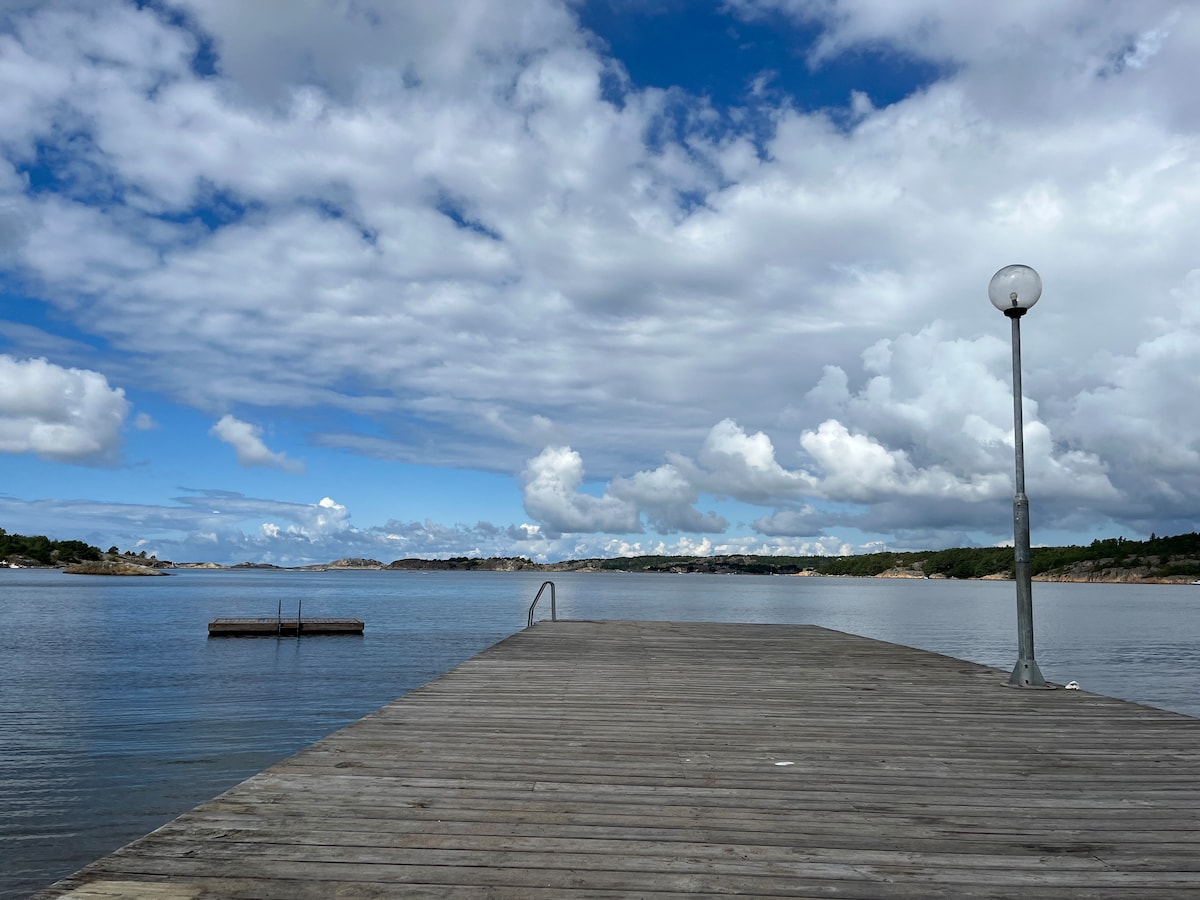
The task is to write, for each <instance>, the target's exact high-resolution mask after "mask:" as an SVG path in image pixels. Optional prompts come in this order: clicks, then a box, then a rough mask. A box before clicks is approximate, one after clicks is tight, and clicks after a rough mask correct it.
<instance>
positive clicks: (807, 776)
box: [37, 621, 1200, 900]
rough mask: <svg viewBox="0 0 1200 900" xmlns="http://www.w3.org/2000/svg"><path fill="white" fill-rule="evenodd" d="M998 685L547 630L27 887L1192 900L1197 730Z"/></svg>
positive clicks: (846, 646) (701, 636)
mask: <svg viewBox="0 0 1200 900" xmlns="http://www.w3.org/2000/svg"><path fill="white" fill-rule="evenodd" d="M1007 674H1008V673H1007V672H1001V671H998V670H996V669H991V668H988V667H985V666H980V665H975V664H972V663H967V662H963V661H961V660H956V659H951V658H949V657H944V656H938V655H936V654H932V653H927V652H923V651H919V650H912V649H908V648H905V647H899V646H896V645H892V644H886V643H882V642H878V641H873V640H869V639H866V638H860V637H854V636H851V635H846V634H841V633H838V632H832V631H828V630H824V629H820V628H815V627H807V626H777V625H720V624H696V623H687V624H681V623H661V622H660V623H650V622H579V621H560V622H556V623H550V622H543V623H540V624H538V625H537V626H535V627H533V628H531V629H529V630H527V631H523V632H520V633H518V634H516V635H514V636H513V637H512V638H509V639H508V640H506V641H503V642H501V643H499V644H497V645H496V646H494V647H492V648H491V649H489V650H487V651H485V652H484V653H482V654H480V655H479V656H477V657H475V658H474V659H471V660H470V661H468V662H466V663H465V664H463V665H462V666H460V667H459V668H457V669H455V670H454V671H452V672H450V673H449V674H447V675H445V676H442V677H441V678H438V679H436V680H434V681H432V682H430V683H429V684H427V685H425V686H424V687H421V688H419V689H418V690H416V691H414V692H412V693H410V694H408V695H407V696H405V697H403V698H401V699H400V700H397V701H395V702H394V703H391V704H390V705H388V706H385V707H384V708H383V709H381V710H379V711H377V712H375V713H373V714H371V715H369V716H367V717H366V718H364V719H361V720H359V721H358V722H356V723H354V724H352V725H350V726H349V727H347V728H345V729H343V730H342V731H339V732H337V733H335V734H333V735H332V736H330V737H328V738H326V739H325V740H322V741H319V742H318V743H316V744H314V745H313V746H312V747H310V748H308V749H306V750H304V751H302V752H300V753H298V754H297V755H295V756H293V757H291V758H290V759H287V760H285V761H283V762H281V763H279V764H278V765H276V766H274V767H272V768H270V769H268V770H266V771H265V772H262V773H260V774H259V775H256V776H254V777H253V778H250V779H249V780H247V781H245V782H243V783H242V784H241V785H238V786H237V787H235V788H233V789H232V790H230V791H228V792H227V793H225V794H223V795H221V796H220V797H217V798H216V799H215V800H212V801H210V802H208V803H205V804H203V805H202V806H199V807H197V808H196V809H194V810H192V811H191V812H189V813H186V814H185V815H183V816H181V817H180V818H178V819H176V820H175V821H174V822H171V823H169V824H168V825H166V826H164V827H163V828H161V829H159V830H158V831H155V832H153V833H152V834H150V835H148V836H147V837H145V838H142V839H141V840H139V841H136V842H134V843H133V844H130V845H129V846H127V847H125V848H123V849H122V850H119V851H118V852H116V853H114V854H113V855H111V856H108V857H105V858H104V859H101V860H99V861H97V862H96V863H93V864H92V865H90V866H88V867H87V868H85V869H83V870H82V871H80V872H78V873H76V874H75V875H73V876H71V877H70V878H67V879H66V880H64V881H62V882H60V883H58V884H57V885H55V886H53V887H52V888H50V889H48V890H46V891H44V892H43V893H41V894H39V895H37V896H38V897H39V898H41V900H46V898H62V897H68V898H72V900H84V898H87V900H99V898H115V897H152V898H173V900H176V898H201V897H226V898H249V897H255V898H281V900H282V898H287V900H304V898H322V900H323V898H328V897H334V896H336V897H350V898H368V897H372V898H375V897H393V896H396V897H400V896H402V897H406V898H409V897H417V898H420V897H509V898H522V900H537V898H583V897H588V898H595V897H612V898H618V897H621V898H627V897H664V898H666V897H682V896H702V895H709V894H724V895H730V894H737V895H742V896H753V897H855V898H881V900H882V898H930V897H953V898H963V897H1017V896H1019V897H1022V898H1076V897H1084V896H1087V897H1120V898H1130V900H1132V898H1138V900H1151V898H1165V897H1183V896H1200V719H1195V718H1191V717H1188V716H1184V715H1179V714H1175V713H1170V712H1164V711H1160V710H1155V709H1151V708H1148V707H1142V706H1137V705H1135V704H1132V703H1126V702H1123V701H1119V700H1113V699H1110V698H1106V697H1101V696H1097V695H1094V694H1089V693H1087V692H1085V691H1066V690H1057V691H1048V690H1030V689H1024V690H1022V689H1013V688H1008V687H1005V686H1004V681H1005V680H1006V678H1007Z"/></svg>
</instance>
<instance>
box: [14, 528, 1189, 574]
mask: <svg viewBox="0 0 1200 900" xmlns="http://www.w3.org/2000/svg"><path fill="white" fill-rule="evenodd" d="M106 559H133V560H134V561H145V562H149V563H151V564H153V565H155V566H157V567H170V566H171V565H172V563H169V562H165V561H160V560H146V554H145V553H144V552H143V553H142V554H140V555H135V554H131V553H121V551H119V550H118V549H117V548H116V547H115V546H114V547H110V548H109V549H108V551H106V552H102V551H101V550H100V549H99V548H98V547H93V546H91V545H90V544H87V543H85V542H83V541H76V540H67V541H55V540H50V539H49V538H48V537H46V536H45V535H33V536H25V535H20V534H9V533H8V532H7V531H5V530H4V529H3V528H0V563H4V564H8V565H13V564H15V565H40V566H66V565H70V564H73V563H81V562H89V561H99V560H106ZM339 563H342V565H339ZM351 563H354V564H355V565H350V564H351ZM1031 564H1032V569H1033V574H1034V576H1035V577H1037V576H1041V577H1045V578H1062V579H1064V580H1085V581H1086V580H1094V581H1121V580H1125V581H1139V580H1145V581H1155V580H1191V579H1195V578H1200V534H1198V533H1196V532H1191V533H1189V534H1180V535H1175V536H1172V537H1158V536H1157V535H1153V534H1152V535H1151V536H1150V538H1149V539H1148V540H1145V541H1134V540H1126V539H1125V538H1123V537H1117V538H1107V539H1104V540H1099V539H1098V540H1094V541H1092V542H1091V543H1090V544H1088V545H1086V546H1079V545H1071V546H1067V547H1035V548H1034V549H1033V551H1032V560H1031ZM243 565H253V564H243ZM330 565H331V567H334V568H384V569H399V570H412V569H436V570H451V571H537V572H578V571H608V572H704V573H714V574H746V575H801V574H812V575H845V576H860V577H862V576H881V575H893V576H896V577H906V576H907V577H917V578H921V577H924V578H1006V577H1007V578H1011V577H1012V575H1013V551H1012V548H1011V547H955V548H951V549H946V550H917V551H900V552H897V551H886V552H880V553H864V554H858V555H855V556H754V555H740V554H739V555H727V556H634V557H615V558H596V559H572V560H562V561H561V562H556V563H536V562H533V561H532V560H529V559H526V558H524V557H498V558H486V557H466V556H461V557H451V558H449V559H399V560H396V561H394V562H392V563H390V564H386V565H385V564H383V563H380V562H377V561H375V560H365V559H363V560H357V559H356V560H339V561H338V562H337V563H333V564H330ZM307 568H312V567H307Z"/></svg>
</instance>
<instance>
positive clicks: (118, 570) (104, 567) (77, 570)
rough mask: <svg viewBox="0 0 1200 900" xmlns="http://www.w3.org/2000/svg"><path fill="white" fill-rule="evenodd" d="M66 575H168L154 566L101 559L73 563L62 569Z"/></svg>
mask: <svg viewBox="0 0 1200 900" xmlns="http://www.w3.org/2000/svg"><path fill="white" fill-rule="evenodd" d="M63 572H64V573H66V574H67V575H169V574H170V573H169V572H164V571H162V570H161V569H156V568H155V567H154V566H143V565H140V564H138V563H132V562H128V561H127V560H123V559H103V560H96V561H92V562H81V563H75V564H74V565H70V566H67V567H66V568H65V569H63Z"/></svg>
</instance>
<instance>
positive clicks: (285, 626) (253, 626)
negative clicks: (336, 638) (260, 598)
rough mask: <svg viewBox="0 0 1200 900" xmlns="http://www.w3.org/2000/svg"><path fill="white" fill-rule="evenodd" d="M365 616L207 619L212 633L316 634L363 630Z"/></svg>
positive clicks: (209, 632)
mask: <svg viewBox="0 0 1200 900" xmlns="http://www.w3.org/2000/svg"><path fill="white" fill-rule="evenodd" d="M362 633H363V623H362V619H329V618H320V617H311V616H304V617H302V618H299V619H297V618H295V617H293V618H290V619H281V618H274V619H272V618H269V617H263V618H257V619H255V618H242V619H213V620H212V621H211V622H209V623H208V636H209V637H276V636H278V637H297V636H302V635H306V634H307V635H316V634H362Z"/></svg>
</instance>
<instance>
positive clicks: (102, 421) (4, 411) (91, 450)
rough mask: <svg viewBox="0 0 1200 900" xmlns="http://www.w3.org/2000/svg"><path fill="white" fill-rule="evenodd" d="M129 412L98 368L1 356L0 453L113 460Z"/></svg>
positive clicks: (122, 397) (81, 460)
mask: <svg viewBox="0 0 1200 900" xmlns="http://www.w3.org/2000/svg"><path fill="white" fill-rule="evenodd" d="M129 412H130V404H129V401H128V400H126V399H125V392H124V391H123V390H122V389H121V388H114V387H110V386H109V383H108V379H107V378H105V377H104V376H103V375H101V374H100V373H99V372H90V371H87V370H84V369H68V368H63V367H62V366H57V365H54V364H53V363H50V362H48V361H47V360H45V359H26V360H19V359H14V358H13V357H11V356H8V355H0V451H2V452H5V453H34V454H36V455H38V456H40V457H43V458H44V459H49V460H54V461H55V462H65V463H83V464H112V463H115V462H117V461H118V459H119V457H120V452H121V443H122V437H121V430H122V428H123V426H124V425H125V420H126V417H127V416H128V415H129Z"/></svg>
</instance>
